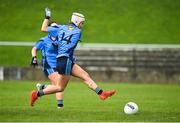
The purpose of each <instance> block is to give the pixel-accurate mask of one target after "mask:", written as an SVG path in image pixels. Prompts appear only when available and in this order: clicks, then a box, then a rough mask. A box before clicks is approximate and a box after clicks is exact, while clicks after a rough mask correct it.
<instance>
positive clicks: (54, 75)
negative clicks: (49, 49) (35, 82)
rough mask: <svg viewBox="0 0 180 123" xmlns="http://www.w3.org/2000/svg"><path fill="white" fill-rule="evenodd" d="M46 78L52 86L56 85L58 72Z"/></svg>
mask: <svg viewBox="0 0 180 123" xmlns="http://www.w3.org/2000/svg"><path fill="white" fill-rule="evenodd" d="M48 78H49V80H50V81H51V82H52V84H53V85H56V84H57V83H58V82H59V81H60V75H59V74H58V72H54V73H51V74H50V75H49V76H48Z"/></svg>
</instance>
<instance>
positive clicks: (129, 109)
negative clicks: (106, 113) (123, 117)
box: [124, 102, 138, 114]
mask: <svg viewBox="0 0 180 123" xmlns="http://www.w3.org/2000/svg"><path fill="white" fill-rule="evenodd" d="M124 112H125V113H126V114H135V113H137V112H138V106H137V104H136V103H134V102H128V103H127V104H126V105H125V106H124Z"/></svg>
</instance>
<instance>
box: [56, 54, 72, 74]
mask: <svg viewBox="0 0 180 123" xmlns="http://www.w3.org/2000/svg"><path fill="white" fill-rule="evenodd" d="M73 65H74V62H73V61H72V60H71V59H70V58H68V57H65V56H63V57H59V58H58V59H57V66H56V69H57V71H58V73H59V74H62V75H71V74H72V67H73Z"/></svg>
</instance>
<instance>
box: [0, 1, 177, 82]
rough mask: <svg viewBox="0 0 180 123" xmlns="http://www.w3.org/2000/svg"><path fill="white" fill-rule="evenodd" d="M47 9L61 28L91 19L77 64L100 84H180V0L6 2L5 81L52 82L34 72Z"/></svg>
mask: <svg viewBox="0 0 180 123" xmlns="http://www.w3.org/2000/svg"><path fill="white" fill-rule="evenodd" d="M45 7H49V8H50V9H51V11H52V18H51V19H52V20H55V21H57V22H58V23H59V24H67V23H68V22H69V19H70V16H71V14H72V12H80V13H83V14H84V15H85V17H86V22H85V26H84V28H83V35H82V43H81V44H80V45H79V46H78V48H77V51H76V55H77V59H78V60H77V63H78V64H80V65H81V66H82V67H83V68H85V69H87V70H88V71H89V72H90V73H91V75H92V76H93V77H94V78H95V80H97V81H114V82H120V81H125V82H143V83H146V82H158V83H159V82H161V83H166V82H173V83H180V45H179V44H180V31H179V25H180V1H179V0H107V1H105V0H90V1H87V0H53V1H52V0H38V1H37V0H26V1H24V0H17V1H13V0H0V23H1V26H0V66H1V67H0V79H1V80H14V79H15V80H24V79H25V80H39V79H46V78H44V75H43V73H42V72H41V68H40V67H39V68H36V69H32V68H31V67H30V61H31V48H32V46H33V44H34V43H35V42H36V41H38V40H39V39H40V38H41V37H42V36H45V35H46V34H45V33H42V32H40V27H41V24H42V22H43V19H44V8H45ZM38 59H39V60H40V59H41V56H40V54H39V55H38Z"/></svg>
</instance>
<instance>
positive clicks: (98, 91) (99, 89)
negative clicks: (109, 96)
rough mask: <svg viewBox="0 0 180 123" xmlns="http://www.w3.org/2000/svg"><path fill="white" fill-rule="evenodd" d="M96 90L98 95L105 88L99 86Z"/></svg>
mask: <svg viewBox="0 0 180 123" xmlns="http://www.w3.org/2000/svg"><path fill="white" fill-rule="evenodd" d="M94 91H95V92H96V93H97V94H98V95H100V94H101V93H102V92H103V90H102V89H101V88H99V87H97V88H96V89H95V90H94Z"/></svg>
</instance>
